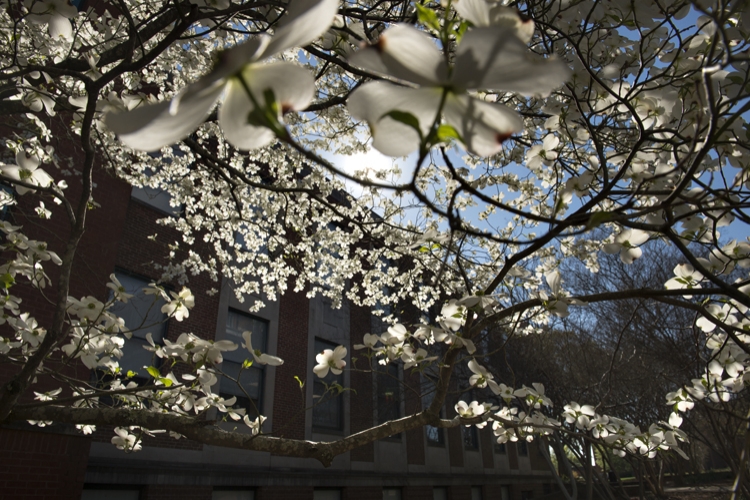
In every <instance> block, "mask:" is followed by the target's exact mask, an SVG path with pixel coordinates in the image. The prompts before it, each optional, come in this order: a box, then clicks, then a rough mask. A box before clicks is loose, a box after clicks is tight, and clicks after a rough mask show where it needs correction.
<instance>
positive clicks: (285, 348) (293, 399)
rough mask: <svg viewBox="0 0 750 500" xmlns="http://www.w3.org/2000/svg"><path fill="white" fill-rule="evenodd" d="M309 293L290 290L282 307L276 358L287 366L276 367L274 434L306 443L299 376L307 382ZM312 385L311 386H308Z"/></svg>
mask: <svg viewBox="0 0 750 500" xmlns="http://www.w3.org/2000/svg"><path fill="white" fill-rule="evenodd" d="M305 294H306V291H305V290H303V291H301V292H298V293H295V292H293V291H291V290H288V291H287V292H286V293H285V294H284V295H283V296H282V297H281V298H280V303H279V338H278V346H277V353H278V354H277V355H278V356H279V357H280V358H281V359H283V360H284V364H283V365H281V366H278V367H276V382H275V389H274V398H273V433H274V434H275V435H276V436H279V437H286V438H293V439H305V412H304V408H305V407H304V400H303V399H302V398H301V397H300V388H299V383H298V382H297V381H296V380H295V379H294V376H295V375H297V376H299V377H300V378H302V379H303V380H306V379H307V344H308V340H307V332H308V321H309V318H310V301H309V300H308V298H307V297H306V296H305ZM309 383H312V382H309Z"/></svg>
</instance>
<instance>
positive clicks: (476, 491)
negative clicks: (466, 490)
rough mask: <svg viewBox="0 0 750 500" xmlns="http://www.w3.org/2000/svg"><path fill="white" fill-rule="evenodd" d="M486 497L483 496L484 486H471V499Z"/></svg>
mask: <svg viewBox="0 0 750 500" xmlns="http://www.w3.org/2000/svg"><path fill="white" fill-rule="evenodd" d="M483 498H484V497H483V496H482V487H481V486H472V487H471V500H482V499H483Z"/></svg>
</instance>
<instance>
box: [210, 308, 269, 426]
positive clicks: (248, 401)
mask: <svg viewBox="0 0 750 500" xmlns="http://www.w3.org/2000/svg"><path fill="white" fill-rule="evenodd" d="M245 331H249V332H252V337H251V342H252V344H253V349H258V350H260V351H261V352H264V353H265V352H266V344H267V340H268V322H267V321H264V320H262V319H260V318H256V317H254V316H250V315H249V314H244V313H241V312H239V311H235V310H233V309H230V310H229V311H228V313H227V326H226V330H225V333H226V335H225V338H226V339H227V340H231V341H232V342H234V343H236V344H237V345H238V346H240V347H239V348H237V349H236V350H234V351H226V352H224V353H222V356H223V357H224V362H223V363H222V364H221V367H220V368H221V371H222V372H223V373H224V376H223V377H222V378H221V388H220V391H219V395H220V396H221V397H223V398H230V397H232V396H234V397H236V398H237V402H236V403H235V404H234V406H235V407H237V408H245V410H247V414H248V415H249V416H250V417H251V418H254V417H255V416H257V415H258V414H259V413H262V411H263V409H262V405H263V382H264V379H265V366H264V365H260V364H256V363H254V364H253V365H252V366H250V367H248V368H242V364H243V363H244V362H245V360H253V356H252V354H250V352H249V351H248V350H247V349H245V348H243V347H242V343H243V342H244V340H243V339H242V333H243V332H245Z"/></svg>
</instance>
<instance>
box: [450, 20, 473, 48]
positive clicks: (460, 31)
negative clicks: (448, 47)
mask: <svg viewBox="0 0 750 500" xmlns="http://www.w3.org/2000/svg"><path fill="white" fill-rule="evenodd" d="M467 29H469V21H461V24H459V25H458V28H456V29H455V30H454V31H453V33H454V34H455V36H456V43H461V38H463V36H464V34H465V33H466V30H467Z"/></svg>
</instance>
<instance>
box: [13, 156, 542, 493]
mask: <svg viewBox="0 0 750 500" xmlns="http://www.w3.org/2000/svg"><path fill="white" fill-rule="evenodd" d="M61 147H62V146H61ZM95 182H97V190H96V192H97V201H98V202H99V203H100V204H101V205H102V207H101V209H97V210H94V211H92V212H91V213H90V218H89V221H88V228H89V229H88V230H87V232H86V234H85V236H84V239H83V241H82V243H81V246H80V250H79V254H78V260H77V262H76V266H77V269H78V270H79V271H76V272H75V274H74V277H73V280H72V284H71V285H72V286H71V294H72V295H74V296H78V297H80V296H84V295H93V296H96V297H98V298H100V299H105V298H106V297H107V289H106V288H105V286H104V284H105V283H106V282H107V277H108V276H109V274H110V273H112V272H114V273H116V275H117V276H118V277H119V278H120V280H121V281H122V283H123V285H125V286H126V287H132V288H133V289H137V288H139V287H141V286H144V285H146V284H148V282H149V281H152V280H154V279H156V278H158V272H157V271H155V269H154V266H153V262H154V261H155V260H156V261H158V260H159V259H160V258H162V256H163V255H165V254H166V246H165V245H166V244H165V243H163V242H167V241H174V239H175V238H173V237H172V238H170V237H169V236H170V235H169V234H167V233H168V232H169V230H168V229H167V228H165V227H164V226H160V225H158V224H157V223H156V221H157V219H159V218H161V217H164V216H165V210H166V211H168V210H170V208H169V206H168V203H167V201H168V200H166V199H165V197H164V195H163V194H160V193H155V192H148V191H144V190H139V189H131V187H130V186H128V185H127V184H125V183H123V182H121V181H118V180H115V179H113V178H112V177H111V176H109V175H108V174H106V173H104V172H101V171H100V172H98V173H97V175H96V178H95ZM74 189H75V186H71V190H74ZM28 198H29V199H28V200H26V199H23V200H20V206H19V207H16V208H15V209H14V211H13V212H12V213H11V214H10V217H11V218H12V220H13V221H14V222H15V223H17V224H21V225H23V226H24V231H25V232H26V234H27V235H28V236H29V237H32V238H37V239H41V240H46V241H50V244H51V246H52V247H53V249H54V247H55V238H54V234H52V233H50V232H48V231H49V229H48V227H47V226H45V225H44V224H38V223H35V222H34V220H33V219H31V218H28V217H26V216H25V215H24V214H26V213H33V210H24V207H25V204H26V203H29V204H31V203H34V202H33V201H32V200H31V197H28ZM30 206H31V205H29V207H30ZM29 207H26V208H29ZM53 220H55V221H59V222H57V223H58V224H64V223H65V222H64V221H65V218H64V217H63V216H62V215H60V216H57V218H56V219H54V218H53ZM64 229H65V228H64V227H62V226H57V227H55V228H54V229H53V231H61V230H64ZM154 234H159V235H160V236H161V237H158V238H156V239H149V238H148V237H149V236H151V235H154ZM52 278H53V279H54V276H52ZM216 286H217V285H216V283H214V282H212V281H210V280H209V279H208V278H206V277H203V276H199V277H196V278H194V279H193V280H192V281H191V283H190V287H191V290H192V291H193V293H194V294H195V296H196V298H197V300H196V306H195V308H194V309H193V310H192V311H191V312H190V316H189V318H188V319H186V320H185V321H184V322H181V323H178V322H176V321H168V322H166V323H164V327H163V328H162V327H155V328H152V329H150V330H149V331H151V332H152V334H153V337H154V339H155V340H156V341H157V342H158V341H163V340H162V339H165V338H166V339H170V340H174V339H176V337H177V336H178V335H179V334H180V333H182V332H186V331H188V332H193V333H195V334H197V335H199V336H201V337H203V338H206V339H216V340H220V339H231V340H234V341H235V342H240V341H241V339H239V338H238V335H239V332H241V331H243V330H248V329H249V330H252V331H253V343H254V345H255V346H256V347H258V348H260V349H262V350H264V351H266V352H268V353H269V354H273V355H277V356H280V357H282V358H283V359H284V360H285V363H284V365H282V366H279V367H272V366H266V367H265V368H260V367H254V368H251V369H249V370H244V371H243V372H242V378H240V385H242V388H243V389H245V390H244V391H238V390H237V384H229V383H225V382H221V386H220V388H219V392H220V393H222V394H226V395H237V396H240V397H239V398H238V402H239V403H240V404H244V405H245V406H247V408H248V411H250V412H252V411H254V410H253V409H254V408H258V409H259V411H260V412H262V414H264V415H266V416H267V417H268V420H267V421H266V423H265V425H264V428H263V429H264V432H266V433H273V434H274V435H278V436H284V437H289V438H296V439H308V440H331V439H336V438H338V437H342V436H344V435H348V434H350V433H354V432H357V431H360V430H363V429H366V428H369V427H371V426H372V425H374V424H377V423H379V422H382V421H385V420H388V419H390V418H394V417H399V416H403V415H405V414H407V413H411V412H414V411H418V410H419V409H420V405H424V404H426V403H428V401H425V399H426V398H420V397H419V395H418V394H419V393H420V391H419V390H418V389H419V387H421V386H423V385H424V383H425V381H424V380H422V379H420V378H419V377H418V376H412V375H409V374H408V372H404V371H403V370H402V369H401V368H399V367H398V366H391V367H390V368H389V371H388V373H385V374H381V375H376V376H373V374H371V373H365V372H360V371H351V372H350V371H345V372H344V374H342V375H341V376H339V377H338V378H336V377H333V375H329V379H328V380H327V382H329V383H330V382H333V381H337V382H339V383H341V385H343V386H345V387H352V388H354V389H355V390H356V394H355V393H354V392H353V391H352V392H345V393H343V394H342V395H341V396H340V397H337V398H332V399H328V400H325V401H323V402H319V400H318V398H317V396H318V395H319V394H320V393H321V392H323V390H324V389H323V385H322V384H321V383H320V381H317V380H316V379H317V377H315V376H314V375H313V373H312V368H313V366H314V365H315V354H316V352H319V351H320V350H321V349H324V348H326V347H327V346H329V345H331V346H332V345H338V344H343V345H344V346H346V347H347V348H348V351H349V356H348V358H347V361H348V363H349V366H352V362H351V354H352V352H353V351H352V346H353V345H354V344H357V343H361V342H362V336H363V335H364V334H365V333H368V332H370V331H373V330H376V329H377V328H378V323H377V322H376V321H375V320H374V319H373V316H371V314H370V311H369V310H367V309H365V308H362V307H357V306H355V305H353V304H348V303H345V304H344V306H343V307H342V308H341V309H333V308H332V307H331V306H330V303H329V302H328V301H327V299H324V298H321V297H317V298H314V299H308V298H307V297H306V295H305V293H291V292H288V293H286V294H285V295H283V296H282V297H280V299H279V301H278V302H276V303H271V304H267V306H266V307H265V308H264V309H262V310H261V311H260V312H259V313H256V314H249V313H247V312H246V309H247V308H246V307H245V305H244V304H242V303H240V302H239V301H238V300H237V298H236V297H235V295H234V293H233V291H232V284H231V283H228V282H224V283H222V284H221V286H220V287H219V288H220V289H219V291H218V293H216V294H213V295H209V294H207V293H205V292H206V291H207V290H209V289H210V288H214V287H216ZM21 294H22V293H21ZM22 295H23V294H22ZM23 297H24V305H25V306H26V307H27V308H28V309H29V310H31V311H32V312H33V313H34V314H35V315H36V316H37V317H38V318H39V320H40V322H44V321H45V320H46V319H47V318H45V310H44V308H43V304H41V303H39V304H37V303H35V302H33V300H38V298H35V297H36V295H33V294H28V296H27V295H23ZM29 304H31V305H29ZM139 307H142V305H141V306H139V302H138V300H137V298H136V300H133V301H131V303H130V304H129V305H127V306H122V307H121V309H119V310H118V313H119V314H120V315H121V316H122V317H124V318H125V319H126V321H128V322H130V321H136V319H138V318H139V317H140V318H141V319H143V318H146V319H148V320H149V321H150V320H153V322H154V323H158V322H160V321H161V320H163V319H164V318H161V317H160V314H161V313H160V312H159V311H158V309H159V308H158V307H156V308H152V309H151V310H150V311H146V312H144V310H139V309H138V308H139ZM37 309H38V311H37ZM134 318H135V319H134ZM144 343H145V340H144V336H143V335H142V334H140V333H136V334H135V335H134V336H133V338H132V339H131V340H129V341H128V343H127V345H126V348H125V356H124V358H123V359H122V360H121V364H122V365H123V367H124V368H125V369H128V368H133V369H134V370H136V371H137V370H138V369H139V367H142V366H143V364H144V363H150V361H151V359H150V353H148V352H147V351H145V350H144V349H142V348H141V347H140V345H142V344H144ZM144 356H145V357H146V358H147V359H145V358H144ZM244 356H245V354H243V353H241V352H239V351H238V352H236V353H226V356H225V361H224V363H223V366H222V369H223V370H224V371H225V372H226V373H239V366H240V364H241V363H242V360H243V359H244ZM354 365H355V367H356V363H355V364H354ZM8 375H9V367H8V366H5V367H3V366H2V361H1V360H0V377H1V378H0V380H2V379H7V376H8ZM295 376H299V377H300V378H302V379H304V380H305V381H307V383H306V384H305V385H304V388H303V389H302V390H301V389H300V386H299V384H298V382H297V381H296V380H295V378H294V377H295ZM331 377H333V378H331ZM397 380H398V381H400V382H401V383H394V381H397ZM405 387H410V388H416V389H417V390H416V391H406V390H404V388H405ZM248 396H249V397H248ZM315 402H318V403H319V404H318V405H316V406H314V407H313V408H310V407H311V406H312V405H313V403H315ZM446 406H447V408H446V411H447V413H448V414H451V413H452V412H453V410H452V403H451V404H450V405H446ZM306 408H307V409H306ZM227 425H229V424H227ZM240 427H242V425H240ZM111 437H112V430H111V428H110V429H101V428H100V429H99V430H98V431H97V432H96V433H94V435H93V436H83V435H81V434H80V433H78V432H77V431H75V430H74V429H70V428H67V427H65V426H60V425H53V426H51V427H48V428H43V429H40V428H38V427H31V426H27V425H13V426H9V427H4V428H0V498H2V499H16V498H18V499H23V498H35V499H70V500H78V499H84V500H98V499H108V500H126V499H127V500H136V499H140V500H152V499H159V500H167V499H171V498H174V499H180V500H247V499H259V500H260V499H262V500H270V499H288V500H370V499H372V500H376V499H377V500H380V499H381V498H382V499H383V500H386V499H387V500H398V499H408V500H433V499H434V500H443V499H446V500H448V499H450V500H479V499H485V500H489V499H498V500H511V499H513V500H521V499H528V498H539V497H542V496H544V495H545V494H547V493H549V492H550V485H551V477H550V475H549V472H548V471H547V466H546V464H545V462H544V460H543V459H542V457H541V456H540V455H539V454H538V452H537V449H536V446H535V445H529V446H527V445H526V443H522V444H508V445H507V446H501V445H497V444H495V443H494V439H493V437H492V433H491V431H490V430H489V428H485V429H483V430H481V431H478V430H477V429H475V428H456V429H450V430H447V431H446V430H440V429H437V428H426V429H417V430H413V431H409V432H405V433H402V434H401V435H398V436H393V437H391V438H388V439H385V440H382V441H379V442H376V443H373V444H371V445H368V446H365V447H362V448H359V449H356V450H354V451H352V452H350V453H348V454H346V455H342V456H339V457H337V458H336V459H335V460H334V462H333V465H332V466H331V467H330V468H323V467H322V466H321V465H320V464H319V463H318V462H316V461H313V460H308V459H296V458H288V457H281V456H274V455H271V454H268V453H260V452H252V451H242V450H236V449H225V448H219V447H213V446H206V445H201V444H198V443H195V442H191V441H188V440H186V439H180V440H174V439H172V438H168V437H165V436H164V437H161V436H160V437H156V438H148V439H147V440H146V441H145V442H144V448H143V450H142V451H140V452H137V453H132V454H125V453H123V452H121V451H119V450H117V449H116V448H115V447H114V446H113V445H112V444H111V443H110V439H111Z"/></svg>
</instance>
